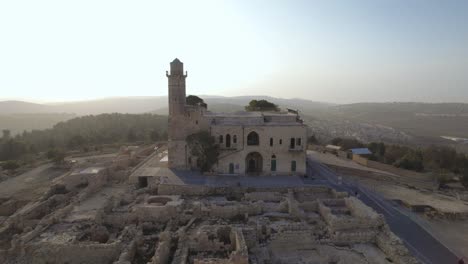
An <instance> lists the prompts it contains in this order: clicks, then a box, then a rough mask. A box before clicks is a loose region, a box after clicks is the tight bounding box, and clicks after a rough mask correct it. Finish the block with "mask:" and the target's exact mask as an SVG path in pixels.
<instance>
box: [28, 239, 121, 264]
mask: <svg viewBox="0 0 468 264" xmlns="http://www.w3.org/2000/svg"><path fill="white" fill-rule="evenodd" d="M121 250H122V245H121V243H120V242H114V243H111V244H84V243H82V244H80V243H79V244H52V243H33V244H28V245H27V246H25V257H27V258H28V259H29V260H28V263H37V264H47V263H69V264H88V263H89V264H93V263H112V262H113V261H114V260H116V259H117V258H118V257H119V254H120V252H121Z"/></svg>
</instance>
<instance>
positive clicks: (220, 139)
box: [219, 135, 223, 144]
mask: <svg viewBox="0 0 468 264" xmlns="http://www.w3.org/2000/svg"><path fill="white" fill-rule="evenodd" d="M219 144H223V135H219Z"/></svg>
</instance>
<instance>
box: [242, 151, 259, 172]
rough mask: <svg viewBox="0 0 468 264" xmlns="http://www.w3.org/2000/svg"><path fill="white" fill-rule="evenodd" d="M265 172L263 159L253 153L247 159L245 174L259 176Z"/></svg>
mask: <svg viewBox="0 0 468 264" xmlns="http://www.w3.org/2000/svg"><path fill="white" fill-rule="evenodd" d="M262 170H263V158H262V155H260V153H258V152H251V153H249V154H247V156H246V157H245V173H246V174H250V175H258V174H260V173H262Z"/></svg>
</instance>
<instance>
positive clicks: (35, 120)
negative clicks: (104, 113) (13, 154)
mask: <svg viewBox="0 0 468 264" xmlns="http://www.w3.org/2000/svg"><path fill="white" fill-rule="evenodd" d="M74 117H76V115H75V114H67V113H37V114H0V131H1V130H3V129H8V130H10V131H11V134H12V135H16V134H19V133H22V132H23V131H25V130H26V131H31V130H43V129H47V128H51V127H53V126H54V125H55V124H57V123H59V122H62V121H66V120H69V119H72V118H74Z"/></svg>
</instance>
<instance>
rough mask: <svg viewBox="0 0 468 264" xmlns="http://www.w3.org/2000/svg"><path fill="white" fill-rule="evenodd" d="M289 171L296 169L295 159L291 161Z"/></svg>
mask: <svg viewBox="0 0 468 264" xmlns="http://www.w3.org/2000/svg"><path fill="white" fill-rule="evenodd" d="M291 171H292V172H295V171H296V161H295V160H293V161H291Z"/></svg>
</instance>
